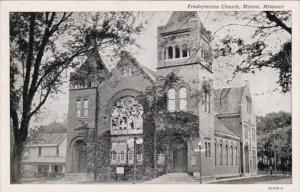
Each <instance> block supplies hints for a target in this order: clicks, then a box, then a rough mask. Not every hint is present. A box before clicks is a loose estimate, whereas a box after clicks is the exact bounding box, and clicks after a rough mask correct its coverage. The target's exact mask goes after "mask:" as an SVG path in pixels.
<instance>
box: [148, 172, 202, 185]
mask: <svg viewBox="0 0 300 192" xmlns="http://www.w3.org/2000/svg"><path fill="white" fill-rule="evenodd" d="M145 183H149V184H150V183H158V184H172V183H174V184H180V183H199V181H198V180H196V179H195V178H194V177H192V176H190V175H188V174H187V173H167V174H165V175H162V176H160V177H158V178H155V179H153V180H151V181H147V182H145Z"/></svg>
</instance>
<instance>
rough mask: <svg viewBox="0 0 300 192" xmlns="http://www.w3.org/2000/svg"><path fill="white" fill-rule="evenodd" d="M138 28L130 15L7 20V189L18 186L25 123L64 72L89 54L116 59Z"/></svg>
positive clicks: (19, 15) (23, 15)
mask: <svg viewBox="0 0 300 192" xmlns="http://www.w3.org/2000/svg"><path fill="white" fill-rule="evenodd" d="M141 28H142V25H139V24H137V21H136V14H134V13H132V12H102V13H76V14H75V13H74V14H73V13H56V12H51V13H50V12H13V13H11V14H10V96H11V97H10V116H11V122H12V126H11V127H12V132H13V141H14V142H13V150H12V153H11V183H19V182H20V173H21V172H20V171H21V167H20V166H21V157H22V152H23V148H24V143H25V142H26V139H27V135H28V129H29V126H30V121H31V119H32V117H33V116H35V115H37V114H38V113H39V112H40V111H41V108H42V107H43V105H44V104H45V102H46V101H47V99H48V98H49V97H51V96H53V95H54V94H56V93H57V92H59V91H60V87H61V85H62V84H63V83H64V82H65V80H64V77H63V74H64V73H65V72H66V70H67V69H68V68H76V67H77V66H78V65H80V64H81V61H82V60H83V59H84V58H85V53H86V52H88V51H90V50H91V49H97V50H98V51H101V52H103V53H110V56H111V57H117V55H118V53H119V52H120V51H121V50H123V49H124V48H125V47H127V46H128V45H132V44H135V39H134V38H133V35H134V34H136V33H139V32H140V30H141Z"/></svg>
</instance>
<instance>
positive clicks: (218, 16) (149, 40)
mask: <svg viewBox="0 0 300 192" xmlns="http://www.w3.org/2000/svg"><path fill="white" fill-rule="evenodd" d="M141 15H142V17H141V20H143V21H145V20H146V21H147V24H146V25H145V27H144V29H143V31H142V32H141V33H140V34H139V35H137V36H136V39H137V43H138V44H139V45H140V47H139V48H133V49H132V52H133V56H134V57H136V59H137V61H138V62H139V63H140V64H141V65H144V66H146V67H148V68H150V69H153V70H156V69H155V68H156V63H157V59H156V58H157V44H156V43H157V42H156V37H157V27H158V26H161V25H165V24H166V22H167V21H168V19H169V17H170V15H171V12H144V13H142V14H141ZM198 15H199V17H200V20H201V21H202V23H203V24H204V26H205V28H206V29H208V30H210V31H212V32H213V33H214V32H215V31H217V30H218V29H219V28H220V27H222V26H224V25H226V24H230V23H232V22H235V23H236V22H241V24H243V22H245V21H237V19H236V18H235V17H234V16H232V14H231V13H228V12H198ZM233 20H234V21H233ZM251 30H253V29H251V28H247V27H239V26H236V27H230V28H224V29H222V30H219V31H218V32H217V33H216V35H215V36H214V41H216V42H217V41H218V40H219V39H220V38H222V37H224V35H225V34H226V33H228V32H229V33H231V34H233V35H236V36H240V37H242V38H244V39H246V40H247V39H248V40H249V41H250V40H251V38H249V34H250V33H251ZM285 35H286V34H274V35H273V36H271V37H270V38H269V40H267V41H269V42H268V43H271V44H272V43H273V46H272V47H274V51H276V50H277V49H278V48H279V47H278V46H277V43H276V42H281V41H282V40H285V39H286V38H288V37H285ZM279 44H280V43H279ZM100 54H101V53H100ZM222 62H224V59H220V58H219V59H217V60H214V62H213V72H214V74H215V85H214V86H215V88H220V87H237V86H243V85H244V81H245V80H248V81H249V83H250V91H251V94H252V100H253V103H254V110H255V113H256V115H260V116H261V115H265V114H267V113H270V112H278V111H287V112H291V93H286V94H283V93H281V92H280V87H279V86H278V84H277V83H276V82H277V81H278V72H276V71H274V70H266V69H264V70H262V71H258V72H256V73H255V74H239V75H238V76H237V77H236V78H235V79H234V80H233V81H232V82H231V83H230V84H226V83H225V81H226V79H228V78H231V71H230V69H229V71H228V70H225V69H224V68H221V67H220V64H222ZM229 62H232V63H234V62H235V61H229ZM66 78H68V77H66ZM274 90H275V91H274ZM62 92H63V93H61V94H58V95H56V96H55V97H53V98H50V99H48V101H47V102H46V103H45V106H44V107H43V108H42V113H40V115H39V117H38V118H37V119H34V120H33V126H38V125H43V124H48V123H50V122H51V121H63V120H65V119H66V117H67V112H68V84H67V83H66V84H64V85H63V87H62Z"/></svg>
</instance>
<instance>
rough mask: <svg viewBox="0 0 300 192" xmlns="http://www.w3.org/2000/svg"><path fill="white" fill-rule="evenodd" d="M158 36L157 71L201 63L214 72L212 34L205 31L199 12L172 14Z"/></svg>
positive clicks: (160, 28) (159, 30)
mask: <svg viewBox="0 0 300 192" xmlns="http://www.w3.org/2000/svg"><path fill="white" fill-rule="evenodd" d="M157 34H158V41H157V51H158V53H157V55H158V62H157V63H158V69H159V68H161V67H163V68H164V67H168V66H177V65H178V66H182V65H186V64H196V63H201V64H202V65H203V66H204V67H205V68H207V70H209V71H211V67H212V50H211V43H210V42H211V32H210V31H208V30H206V29H205V28H204V26H203V24H202V22H201V20H200V18H199V16H198V14H197V12H182V11H175V12H173V13H172V15H171V17H170V19H169V21H168V22H167V24H166V25H164V26H160V27H158V33H157Z"/></svg>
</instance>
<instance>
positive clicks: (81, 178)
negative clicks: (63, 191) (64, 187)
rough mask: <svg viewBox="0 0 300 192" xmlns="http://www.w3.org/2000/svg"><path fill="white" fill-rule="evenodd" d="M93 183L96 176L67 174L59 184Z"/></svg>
mask: <svg viewBox="0 0 300 192" xmlns="http://www.w3.org/2000/svg"><path fill="white" fill-rule="evenodd" d="M92 181H94V175H93V174H88V173H66V174H65V177H63V178H61V179H60V180H59V182H62V183H84V182H92Z"/></svg>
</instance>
